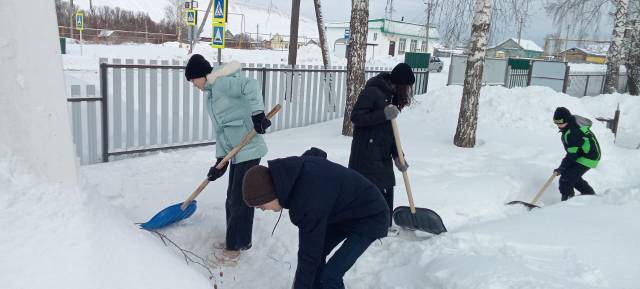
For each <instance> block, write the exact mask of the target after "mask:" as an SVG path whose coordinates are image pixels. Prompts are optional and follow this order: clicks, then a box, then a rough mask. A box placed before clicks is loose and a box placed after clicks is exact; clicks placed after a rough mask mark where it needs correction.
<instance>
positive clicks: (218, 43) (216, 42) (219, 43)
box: [211, 23, 226, 48]
mask: <svg viewBox="0 0 640 289" xmlns="http://www.w3.org/2000/svg"><path fill="white" fill-rule="evenodd" d="M225 26H226V25H225V24H224V23H213V33H212V34H213V35H212V36H211V47H213V48H224V38H225V31H226V29H225Z"/></svg>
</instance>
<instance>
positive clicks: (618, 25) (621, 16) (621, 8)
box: [604, 0, 629, 93]
mask: <svg viewBox="0 0 640 289" xmlns="http://www.w3.org/2000/svg"><path fill="white" fill-rule="evenodd" d="M616 2H617V5H616V6H617V8H616V15H615V17H616V18H615V25H614V27H613V35H612V39H611V45H610V46H609V52H608V53H607V75H606V79H605V85H604V92H605V93H615V92H616V91H617V87H618V78H619V75H620V64H621V62H622V61H621V60H622V55H621V54H622V53H621V52H622V39H623V37H624V25H625V22H626V19H627V12H628V10H629V0H617V1H616Z"/></svg>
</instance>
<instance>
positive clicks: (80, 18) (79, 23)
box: [76, 11, 84, 31]
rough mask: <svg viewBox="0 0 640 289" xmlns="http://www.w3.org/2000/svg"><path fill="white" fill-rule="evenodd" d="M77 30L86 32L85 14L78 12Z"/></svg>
mask: <svg viewBox="0 0 640 289" xmlns="http://www.w3.org/2000/svg"><path fill="white" fill-rule="evenodd" d="M76 30H80V31H82V30H84V12H82V11H78V12H76Z"/></svg>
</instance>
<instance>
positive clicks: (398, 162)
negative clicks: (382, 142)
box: [393, 157, 409, 173]
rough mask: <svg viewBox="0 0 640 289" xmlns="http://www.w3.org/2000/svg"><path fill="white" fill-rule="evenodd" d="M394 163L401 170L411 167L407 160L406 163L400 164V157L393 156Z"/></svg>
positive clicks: (404, 170)
mask: <svg viewBox="0 0 640 289" xmlns="http://www.w3.org/2000/svg"><path fill="white" fill-rule="evenodd" d="M393 163H394V164H395V165H396V168H398V170H399V171H401V172H403V173H404V172H406V171H407V169H408V168H409V163H407V160H404V165H401V164H400V159H399V158H397V157H396V158H393Z"/></svg>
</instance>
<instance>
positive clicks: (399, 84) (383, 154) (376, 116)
mask: <svg viewBox="0 0 640 289" xmlns="http://www.w3.org/2000/svg"><path fill="white" fill-rule="evenodd" d="M414 83H415V76H414V74H413V71H412V70H411V67H409V65H407V64H406V63H400V64H398V65H396V67H395V68H393V70H392V71H391V73H387V72H383V73H380V74H378V75H377V76H375V77H373V78H371V79H369V80H368V81H367V83H366V85H365V87H364V89H363V90H362V92H361V93H360V95H359V96H358V101H356V104H355V105H354V107H353V112H352V113H351V122H352V123H353V140H352V142H351V156H350V157H349V168H351V169H354V170H356V171H357V172H359V173H361V174H362V175H364V176H365V177H367V178H368V179H369V180H370V181H371V182H373V183H374V184H375V185H376V186H378V189H379V190H380V192H381V193H382V195H383V196H384V198H385V200H386V201H387V205H388V206H389V212H390V213H391V214H392V213H393V186H395V184H396V181H395V176H394V174H393V164H392V162H393V163H395V165H396V167H397V168H398V169H399V170H400V171H401V172H404V171H406V169H407V167H408V165H406V163H405V165H404V166H403V165H401V164H400V162H399V160H398V152H397V150H396V145H395V141H394V137H393V130H392V129H391V121H390V120H391V119H394V118H396V117H397V116H398V114H399V113H400V111H401V110H402V109H403V108H404V107H406V106H408V105H410V104H411V100H412V90H411V89H412V88H411V86H412V85H413V84H414ZM389 226H391V219H389Z"/></svg>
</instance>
